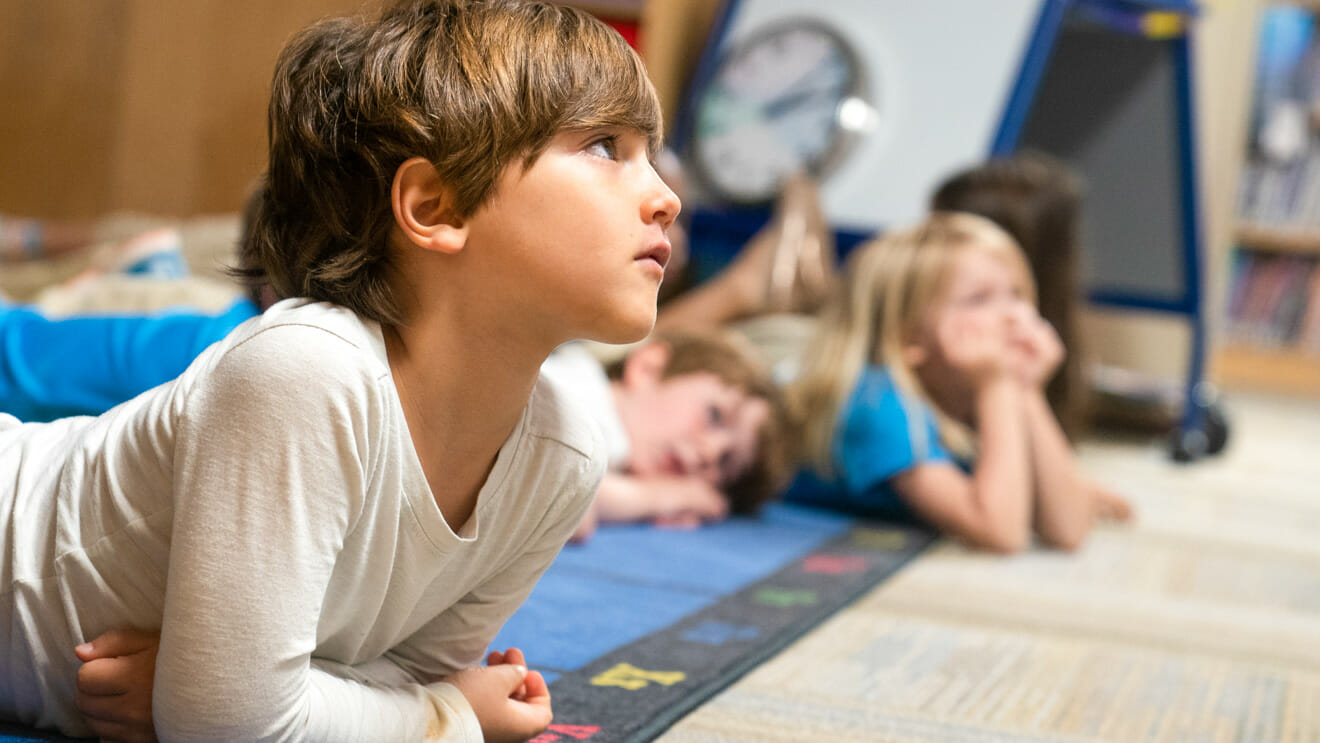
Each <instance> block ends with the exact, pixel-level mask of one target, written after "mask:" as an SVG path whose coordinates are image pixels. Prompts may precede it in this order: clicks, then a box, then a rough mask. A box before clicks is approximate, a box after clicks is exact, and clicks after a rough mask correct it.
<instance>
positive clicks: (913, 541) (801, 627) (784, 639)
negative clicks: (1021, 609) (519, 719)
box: [534, 520, 938, 743]
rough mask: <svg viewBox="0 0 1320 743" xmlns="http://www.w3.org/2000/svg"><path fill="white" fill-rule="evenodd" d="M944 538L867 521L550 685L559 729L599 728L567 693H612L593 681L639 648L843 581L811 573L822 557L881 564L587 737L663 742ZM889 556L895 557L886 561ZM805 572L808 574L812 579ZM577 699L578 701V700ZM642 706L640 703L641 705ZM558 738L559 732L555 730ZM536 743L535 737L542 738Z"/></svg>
mask: <svg viewBox="0 0 1320 743" xmlns="http://www.w3.org/2000/svg"><path fill="white" fill-rule="evenodd" d="M877 532H879V533H886V534H892V533H900V534H901V535H902V537H903V544H902V545H901V547H899V548H897V549H886V548H880V547H864V546H859V544H858V537H859V536H860V535H864V534H867V533H877ZM937 538H938V534H936V533H935V532H932V531H931V530H929V529H926V528H923V527H921V526H916V525H912V524H908V523H894V522H884V521H872V520H859V521H857V522H854V523H853V524H851V525H850V527H849V528H848V529H847V530H846V531H844V532H842V533H840V534H837V535H835V536H833V537H830V538H827V539H825V540H823V541H822V542H820V543H819V544H817V545H816V546H815V547H813V548H811V549H809V550H808V551H806V552H805V553H803V554H801V555H799V556H798V557H796V558H794V559H792V560H790V561H788V562H786V563H784V565H782V566H781V567H780V568H779V570H777V571H775V572H774V573H772V574H770V575H767V576H766V577H764V578H762V579H760V580H758V581H755V582H753V583H750V584H748V585H746V586H743V587H742V588H740V589H738V590H736V591H733V592H730V593H729V594H726V595H725V596H722V597H721V598H720V599H718V600H717V601H715V602H714V603H712V604H710V605H708V606H705V607H703V608H701V609H698V610H696V611H694V612H692V613H691V614H688V615H686V616H684V617H682V618H680V619H679V620H677V621H675V622H674V623H673V624H671V625H669V626H667V627H665V628H663V629H660V630H657V631H655V632H651V633H649V634H647V635H646V636H644V637H641V638H638V639H637V640H634V641H633V642H631V643H629V644H627V645H624V646H622V647H619V648H616V649H615V650H612V651H610V652H608V653H605V654H604V655H601V656H599V657H597V658H595V659H593V660H592V661H591V662H589V663H587V664H585V665H584V666H582V667H581V668H578V669H575V670H573V671H568V672H564V673H562V674H561V675H560V676H559V677H558V678H556V679H555V681H554V682H553V683H551V684H550V695H551V699H552V700H553V703H554V705H555V722H556V724H566V725H570V726H575V725H587V724H590V725H595V724H598V723H597V722H594V721H588V720H585V719H573V718H575V717H577V716H578V715H579V714H580V713H578V711H577V710H575V709H572V708H570V709H564V708H563V707H562V704H563V703H562V702H561V701H560V700H561V699H563V697H564V696H565V694H566V693H568V694H570V695H571V694H572V693H573V692H576V695H577V696H576V698H585V697H587V696H589V695H593V694H602V693H603V694H609V693H611V692H612V691H613V690H612V689H610V688H608V687H596V686H592V685H591V679H592V678H594V677H595V676H597V675H598V674H600V673H601V672H603V671H606V670H608V669H611V668H614V667H615V666H617V665H618V664H620V663H626V662H629V661H630V660H635V659H636V657H637V656H638V655H639V654H643V653H639V652H638V651H639V648H641V647H643V646H646V645H648V644H652V643H659V642H668V641H671V640H679V641H682V642H684V643H688V642H689V641H687V640H686V639H684V638H683V637H682V635H683V633H684V632H685V631H686V630H687V629H689V628H691V627H694V626H699V625H701V624H702V623H704V622H705V621H710V618H712V617H714V618H718V617H719V616H720V615H721V614H722V613H725V614H728V613H734V614H736V612H730V611H729V609H730V607H737V606H739V605H746V604H747V603H748V602H749V601H754V599H755V597H756V596H757V594H758V593H759V592H761V591H762V590H765V589H767V588H776V587H784V586H790V587H791V586H793V585H794V584H795V583H796V584H798V585H799V586H807V585H818V583H819V581H821V580H828V579H830V578H836V579H839V576H830V575H828V574H822V573H805V571H804V566H805V564H806V562H807V561H808V560H810V559H812V558H813V557H820V556H867V557H870V558H872V559H873V560H875V562H874V563H873V564H872V565H871V566H870V567H869V568H868V569H867V570H866V571H864V572H860V573H852V574H848V575H847V576H846V579H840V581H841V583H836V584H835V585H833V586H831V588H832V589H833V591H832V593H830V594H829V595H828V596H827V597H825V599H824V600H822V601H820V602H819V603H817V604H815V605H812V606H804V607H798V608H797V611H796V614H795V615H794V616H792V617H791V618H790V619H788V620H787V621H786V622H785V623H782V624H779V625H777V627H772V628H771V632H770V634H769V636H768V637H767V638H766V639H764V640H758V641H757V643H756V646H755V647H754V648H751V649H749V650H748V651H747V652H746V653H743V654H739V655H738V657H737V658H736V659H735V660H732V661H730V662H728V664H727V665H725V666H722V667H717V668H716V669H715V671H714V673H713V675H712V676H710V677H709V678H706V679H703V680H701V681H699V682H698V683H696V684H694V685H693V686H692V687H690V688H685V689H684V690H683V692H682V693H681V694H677V695H675V694H665V693H663V692H661V693H658V694H655V695H652V696H651V701H650V702H649V703H644V704H642V705H630V709H629V712H630V714H632V716H634V717H635V718H637V719H641V720H643V721H642V722H640V723H639V724H638V725H637V726H635V727H634V726H631V725H620V726H617V727H610V726H607V725H601V727H600V730H599V731H598V732H596V733H594V734H592V735H591V736H590V737H588V738H582V740H586V741H588V743H646V742H647V741H651V740H654V739H655V738H656V737H659V736H660V735H661V734H663V733H664V732H665V731H667V730H668V729H669V728H671V727H672V726H673V725H674V724H675V723H676V722H678V721H679V720H680V719H682V718H683V717H685V716H686V715H688V714H689V713H691V712H692V711H693V710H694V709H696V708H697V707H699V706H701V705H702V704H704V703H705V702H706V701H708V700H709V699H711V698H712V697H713V696H715V695H716V694H718V693H720V692H721V691H723V690H725V689H727V688H728V687H729V686H731V685H732V684H734V683H735V682H737V681H738V680H739V679H741V678H742V677H743V676H745V675H747V673H749V672H750V671H751V670H752V669H754V668H756V667H757V666H759V665H761V664H762V663H764V662H765V661H766V660H768V659H769V658H771V657H773V656H774V655H776V654H778V653H779V652H781V651H782V650H783V649H784V648H786V647H787V646H789V645H790V644H792V643H793V642H795V641H797V640H798V639H800V638H801V637H802V636H803V635H805V634H807V633H808V632H809V631H811V630H812V629H814V628H815V627H817V626H818V625H820V624H821V623H822V622H824V621H825V620H826V619H828V618H829V617H831V616H833V615H834V614H836V613H838V612H839V611H841V610H842V609H844V608H847V607H848V606H851V605H852V604H854V603H856V602H857V600H858V599H860V598H861V597H862V596H864V595H865V594H867V593H868V592H870V591H871V590H872V589H873V588H875V587H876V586H878V585H879V584H880V583H882V582H883V581H885V580H886V579H888V578H889V577H890V576H892V575H893V574H894V573H896V572H898V571H899V570H900V569H902V568H903V566H905V565H907V564H908V563H909V562H911V561H912V560H913V559H914V558H916V557H917V556H918V555H920V554H921V553H922V552H923V551H925V550H926V549H927V548H928V547H929V546H930V545H931V544H932V543H934V542H935V541H936V539H937ZM885 558H889V559H885ZM804 575H805V576H807V577H806V579H805V580H804ZM675 670H684V671H686V672H699V671H701V670H702V669H700V668H692V667H689V668H686V669H684V668H676V669H675ZM573 698H574V697H572V696H570V699H573ZM634 701H635V700H634ZM548 732H550V733H553V732H554V731H548ZM547 739H548V740H558V741H570V740H572V738H571V737H565V736H561V737H558V738H547ZM534 740H535V739H534Z"/></svg>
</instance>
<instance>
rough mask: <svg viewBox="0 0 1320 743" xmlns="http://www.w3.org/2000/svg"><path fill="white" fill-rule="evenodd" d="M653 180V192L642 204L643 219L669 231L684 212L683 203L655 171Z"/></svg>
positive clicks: (652, 174) (652, 175)
mask: <svg viewBox="0 0 1320 743" xmlns="http://www.w3.org/2000/svg"><path fill="white" fill-rule="evenodd" d="M651 178H652V184H651V191H650V192H649V194H648V195H647V197H646V201H645V202H644V203H643V204H642V219H643V220H644V221H646V222H648V223H649V222H658V223H660V227H661V228H663V229H666V230H667V229H669V226H670V225H672V224H673V223H674V220H675V219H677V218H678V213H679V212H680V211H682V210H683V202H681V201H679V200H678V194H676V193H674V191H673V189H671V188H670V187H669V186H668V185H666V184H665V182H664V181H663V180H661V179H660V176H659V175H658V174H656V172H655V171H654V170H652V171H651Z"/></svg>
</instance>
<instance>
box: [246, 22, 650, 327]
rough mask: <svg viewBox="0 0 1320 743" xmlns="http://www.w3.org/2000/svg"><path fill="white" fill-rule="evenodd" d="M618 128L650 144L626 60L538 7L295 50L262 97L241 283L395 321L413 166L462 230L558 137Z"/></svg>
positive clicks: (335, 35)
mask: <svg viewBox="0 0 1320 743" xmlns="http://www.w3.org/2000/svg"><path fill="white" fill-rule="evenodd" d="M598 126H620V127H625V128H629V129H633V130H637V131H640V132H642V133H643V134H645V135H646V136H647V138H648V140H649V142H650V145H651V149H652V152H653V153H654V152H657V151H658V149H659V144H660V136H661V130H660V126H661V124H660V106H659V103H658V101H657V99H656V96H655V90H654V89H653V88H652V86H651V83H650V81H649V80H648V79H647V76H646V71H645V68H644V67H643V66H642V62H641V60H640V59H639V58H638V57H637V55H636V53H635V52H633V50H632V49H631V48H630V47H629V46H628V44H627V42H625V41H624V40H623V38H622V37H621V36H619V34H618V33H617V32H615V31H613V30H612V29H610V28H609V27H607V26H606V25H605V24H603V23H601V22H600V21H599V20H597V19H596V18H594V17H592V16H591V15H590V14H588V13H586V12H584V11H581V10H577V9H574V8H568V7H562V6H559V5H556V4H554V3H551V2H542V1H539V0H413V1H411V2H405V3H402V4H400V5H398V6H396V7H393V8H389V9H386V10H385V11H383V12H382V13H381V15H380V16H379V17H378V18H374V19H363V18H352V19H350V18H336V19H330V20H325V21H322V22H320V23H317V24H315V25H313V26H311V27H310V28H308V29H306V30H304V31H302V32H301V33H299V34H297V35H296V36H294V37H293V39H292V40H290V41H289V43H288V44H287V45H286V46H285V48H284V50H283V51H282V52H281V53H280V57H279V61H278V62H277V63H276V69H275V76H274V79H273V81H272V84H271V99H270V109H269V112H268V120H267V134H268V138H269V141H270V159H269V163H268V167H267V172H266V175H265V178H264V188H263V189H262V190H261V191H260V193H261V197H260V204H259V205H258V207H257V209H256V214H255V218H254V220H253V228H252V234H251V236H250V239H247V240H245V241H244V244H243V245H242V247H241V255H240V259H239V265H240V267H241V268H240V269H238V271H237V273H238V274H239V275H241V276H242V277H243V278H244V279H245V280H246V281H248V282H249V283H254V284H255V283H262V282H265V283H268V284H270V286H271V287H272V288H273V290H274V292H275V294H277V295H278V296H281V297H289V296H305V297H311V298H313V299H318V300H325V301H330V302H334V303H337V304H340V305H343V306H345V307H348V308H350V309H352V310H353V311H355V312H356V313H358V314H359V315H361V316H363V317H365V318H368V319H372V320H376V321H378V322H383V323H390V324H397V323H401V322H403V321H404V319H405V318H403V317H402V316H401V311H400V309H399V305H398V302H397V300H396V298H395V297H394V296H393V295H392V293H391V291H390V282H389V280H388V277H389V273H390V262H391V257H390V253H389V248H388V246H389V239H388V238H389V235H390V233H391V230H392V228H393V224H394V215H393V212H392V208H391V205H390V190H391V187H392V184H393V180H394V174H395V171H397V170H398V168H399V166H400V165H401V164H403V162H404V161H406V160H408V159H409V158H412V157H418V156H420V157H425V158H426V159H427V160H429V161H430V162H431V164H432V165H433V166H434V167H435V169H436V171H437V172H438V173H439V176H440V178H441V180H442V182H444V183H445V184H446V185H447V186H448V187H449V188H450V189H452V194H453V197H454V205H453V206H454V211H455V215H456V216H458V217H466V216H470V215H471V214H472V213H473V212H474V211H476V210H477V209H478V208H479V207H480V206H481V205H483V204H484V203H486V202H487V201H488V200H489V199H490V197H491V195H492V193H493V191H494V188H495V184H496V182H497V179H498V177H499V176H500V174H501V173H502V172H503V171H504V169H505V168H506V167H507V166H509V165H510V164H511V163H513V162H515V161H521V163H522V167H523V168H524V169H526V168H529V167H531V165H532V164H533V163H534V162H535V161H536V158H537V157H539V156H540V154H541V153H542V152H543V151H544V150H545V147H546V146H547V145H548V144H549V143H550V141H551V139H553V138H554V137H555V136H556V135H557V134H559V133H560V132H562V131H566V130H575V129H588V128H593V127H598Z"/></svg>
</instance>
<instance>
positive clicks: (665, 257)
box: [634, 240, 673, 271]
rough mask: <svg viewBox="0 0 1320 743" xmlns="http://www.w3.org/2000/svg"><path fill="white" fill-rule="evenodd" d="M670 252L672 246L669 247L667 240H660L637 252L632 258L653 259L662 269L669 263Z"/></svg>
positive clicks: (671, 251) (640, 259)
mask: <svg viewBox="0 0 1320 743" xmlns="http://www.w3.org/2000/svg"><path fill="white" fill-rule="evenodd" d="M671 253H673V248H671V247H669V241H668V240H661V241H659V242H657V243H655V244H653V245H650V246H648V247H647V248H646V250H643V251H642V252H641V253H638V254H637V257H636V258H634V260H639V261H644V260H652V261H655V262H656V263H657V264H658V265H659V266H660V270H661V271H663V270H664V269H665V266H667V265H669V256H670V254H671Z"/></svg>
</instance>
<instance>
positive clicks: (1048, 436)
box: [789, 212, 1103, 553]
mask: <svg viewBox="0 0 1320 743" xmlns="http://www.w3.org/2000/svg"><path fill="white" fill-rule="evenodd" d="M821 320H822V321H821V327H820V330H819V332H818V333H817V336H816V338H815V339H814V341H813V343H812V346H811V348H810V349H809V352H808V353H807V355H806V361H805V362H804V366H803V370H802V374H801V376H800V377H799V378H798V380H797V381H796V382H795V383H794V384H793V386H792V387H791V388H790V389H789V399H790V403H791V405H792V407H793V409H794V411H795V413H796V414H797V415H798V417H799V420H800V421H802V424H801V432H802V440H801V444H802V449H803V454H804V456H805V458H806V459H807V461H808V463H809V465H810V468H811V472H809V473H808V474H807V475H806V476H804V477H803V478H800V479H799V481H798V482H797V483H795V485H794V487H793V488H792V490H791V492H790V498H792V499H795V500H799V501H806V502H811V503H817V504H828V505H834V506H840V507H846V508H849V509H851V510H861V511H868V512H873V513H887V514H895V513H903V512H906V513H908V514H911V515H914V516H916V517H917V518H918V519H920V520H924V521H926V522H929V523H931V524H932V525H934V526H936V527H937V528H939V529H940V530H941V531H943V532H945V533H947V534H949V535H950V536H953V537H955V538H957V539H959V540H961V541H963V542H965V543H967V544H968V545H971V546H974V547H979V548H984V549H988V550H993V551H996V552H1005V553H1007V552H1016V551H1019V550H1022V549H1024V548H1025V547H1026V546H1027V545H1028V544H1029V543H1030V540H1031V534H1032V531H1033V529H1034V531H1035V532H1036V533H1037V534H1039V535H1040V537H1041V538H1042V540H1043V541H1044V542H1046V543H1047V544H1050V545H1052V546H1056V547H1060V548H1063V549H1074V548H1076V547H1077V546H1078V545H1079V544H1081V542H1082V541H1083V539H1084V538H1085V537H1086V534H1087V532H1088V531H1089V530H1090V528H1091V524H1092V522H1093V520H1094V518H1095V516H1096V513H1097V511H1098V509H1099V508H1100V507H1101V506H1102V505H1103V504H1101V503H1100V497H1099V496H1096V495H1092V494H1091V493H1090V492H1089V490H1088V489H1087V488H1086V487H1085V485H1084V483H1083V482H1082V481H1081V480H1080V478H1079V476H1078V473H1077V470H1076V467H1075V466H1074V463H1073V457H1072V453H1071V451H1070V450H1069V447H1068V443H1067V440H1066V439H1065V438H1064V435H1063V433H1062V432H1061V431H1060V429H1059V424H1058V422H1057V421H1056V419H1055V418H1054V416H1053V414H1052V413H1051V412H1050V408H1049V405H1048V404H1047V403H1046V401H1045V396H1044V394H1043V391H1042V390H1043V388H1044V385H1045V383H1046V382H1047V381H1048V380H1049V379H1050V377H1051V375H1052V374H1053V373H1054V372H1055V371H1056V370H1057V369H1058V367H1059V364H1060V363H1061V361H1062V360H1063V355H1064V350H1063V346H1062V344H1061V343H1060V341H1059V337H1058V335H1057V334H1056V333H1055V332H1054V330H1053V328H1051V327H1050V325H1049V324H1048V323H1046V322H1045V321H1044V320H1043V319H1041V317H1040V315H1039V314H1038V313H1037V311H1036V307H1035V288H1034V284H1033V282H1032V278H1031V273H1030V269H1029V268H1028V265H1027V262H1026V259H1025V258H1024V257H1023V255H1022V252H1021V250H1020V249H1019V248H1018V246H1017V244H1016V243H1015V242H1014V241H1013V239H1012V238H1011V237H1009V235H1008V234H1007V233H1005V232H1004V231H1003V230H1002V229H1000V228H999V227H998V226H996V225H995V224H994V223H993V222H991V221H989V220H987V219H984V218H982V217H977V216H974V215H970V214H962V213H954V212H937V213H935V214H933V215H932V216H931V217H929V218H928V219H927V220H926V221H925V222H923V223H921V224H920V225H918V226H916V227H913V228H911V229H907V230H902V231H898V232H894V233H891V234H889V235H887V236H885V237H884V238H883V239H880V240H878V241H875V242H873V243H870V244H868V245H866V246H864V247H862V248H860V249H858V250H857V251H855V252H854V253H853V255H852V256H850V259H849V262H848V265H847V267H846V278H845V284H844V287H843V290H842V291H841V292H840V293H839V294H838V295H837V296H836V297H834V298H833V300H832V301H831V303H830V304H828V305H827V306H826V307H825V309H824V311H823V314H822V318H821Z"/></svg>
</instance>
